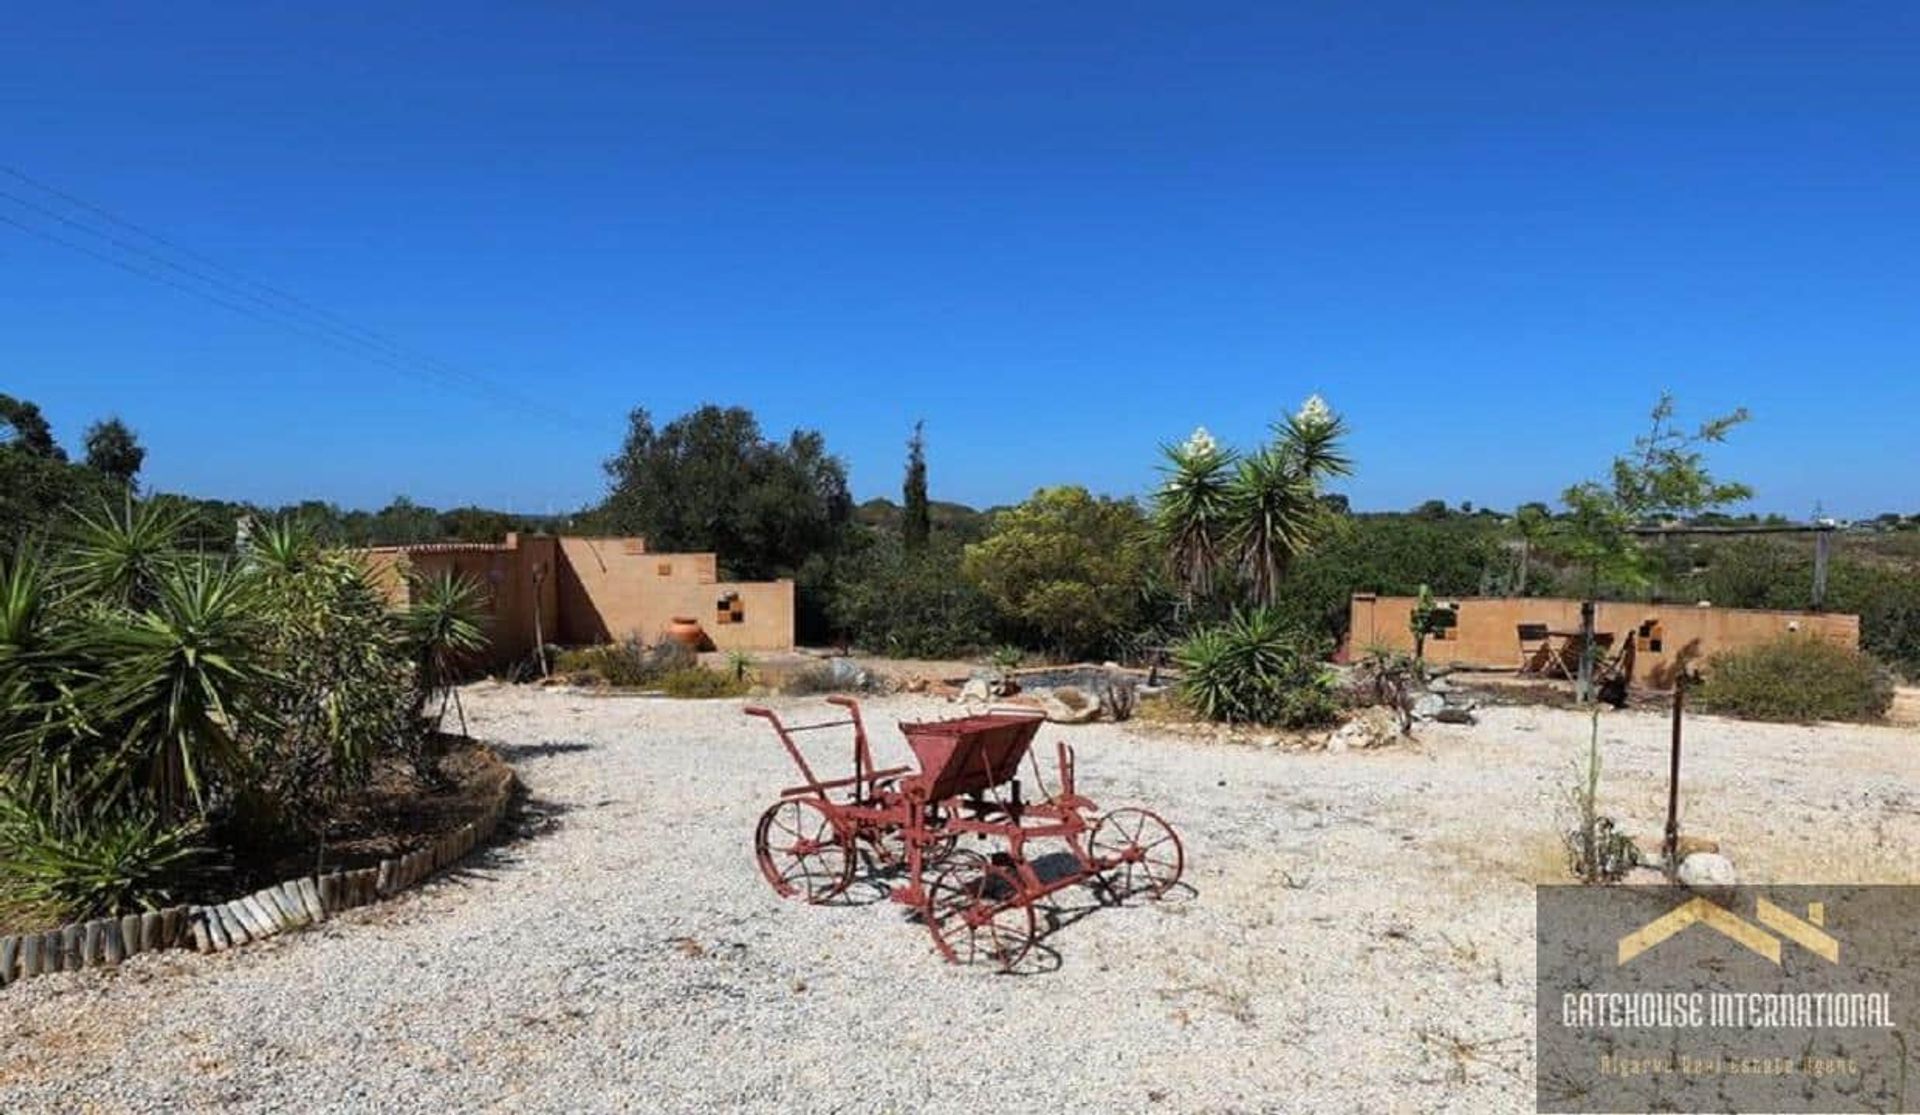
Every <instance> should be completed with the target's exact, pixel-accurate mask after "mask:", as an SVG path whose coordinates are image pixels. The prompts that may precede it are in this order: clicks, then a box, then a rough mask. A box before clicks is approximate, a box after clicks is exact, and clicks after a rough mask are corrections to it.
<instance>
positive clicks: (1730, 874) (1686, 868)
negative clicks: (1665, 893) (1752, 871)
mask: <svg viewBox="0 0 1920 1115" xmlns="http://www.w3.org/2000/svg"><path fill="white" fill-rule="evenodd" d="M1679 879H1680V885H1681V886H1683V887H1691V888H1692V889H1694V890H1700V889H1703V888H1711V887H1730V886H1733V885H1734V884H1736V883H1738V882H1739V877H1738V876H1737V875H1735V874H1734V871H1733V861H1732V860H1730V859H1728V858H1727V857H1725V856H1723V855H1721V854H1720V853H1718V852H1695V853H1694V854H1692V855H1690V856H1688V857H1687V858H1686V859H1683V860H1681V861H1680V872H1679Z"/></svg>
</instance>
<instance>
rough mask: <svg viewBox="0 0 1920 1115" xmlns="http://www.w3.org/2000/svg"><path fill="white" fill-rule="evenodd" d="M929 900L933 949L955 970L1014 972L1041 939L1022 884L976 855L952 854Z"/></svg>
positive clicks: (942, 869)
mask: <svg viewBox="0 0 1920 1115" xmlns="http://www.w3.org/2000/svg"><path fill="white" fill-rule="evenodd" d="M927 899H928V901H927V910H926V923H927V928H928V929H929V930H930V931H932V933H933V943H934V944H935V945H937V946H938V947H939V949H940V953H941V955H943V956H945V957H946V958H947V959H948V960H950V961H952V962H953V963H955V964H981V965H991V966H993V967H995V968H998V969H999V970H1000V971H1002V972H1010V971H1013V970H1014V967H1015V966H1016V965H1018V964H1019V963H1020V961H1021V959H1022V958H1023V957H1025V956H1026V955H1027V952H1028V950H1030V949H1032V948H1033V943H1034V941H1035V940H1037V939H1038V938H1039V936H1040V926H1039V921H1038V919H1037V918H1035V917H1034V913H1033V905H1032V904H1031V903H1029V902H1027V901H1025V900H1024V899H1023V898H1022V896H1021V887H1020V880H1019V878H1018V877H1017V876H1015V875H1014V873H1013V872H1012V871H1009V870H1008V869H1006V868H1004V867H1000V866H997V865H995V864H992V863H989V862H987V860H986V858H985V857H983V856H981V855H980V854H979V853H977V852H972V851H960V852H956V853H954V855H953V857H952V858H950V859H949V860H948V861H947V863H946V865H945V866H944V867H942V868H941V869H940V873H939V874H938V875H936V876H934V879H933V882H932V884H930V885H929V886H928V888H927Z"/></svg>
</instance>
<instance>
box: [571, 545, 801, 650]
mask: <svg viewBox="0 0 1920 1115" xmlns="http://www.w3.org/2000/svg"><path fill="white" fill-rule="evenodd" d="M559 546H560V555H561V561H560V566H561V574H560V586H559V591H560V612H561V615H562V617H563V618H564V620H565V623H564V625H563V627H562V628H561V638H562V639H563V640H564V641H565V642H568V643H604V642H613V641H618V640H621V639H627V638H638V639H640V640H641V641H642V642H648V643H653V642H658V641H660V639H662V638H664V637H665V633H666V629H667V625H668V624H669V623H670V622H672V620H673V619H674V618H675V617H676V616H690V617H692V618H694V619H697V620H699V621H700V626H701V627H703V628H705V629H706V632H707V637H708V638H710V639H712V640H713V644H714V646H716V647H718V648H719V649H721V650H787V649H789V648H791V647H792V646H793V608H794V602H793V582H792V581H725V582H723V581H720V580H719V561H718V559H717V557H716V556H715V555H713V554H656V553H648V552H646V549H645V544H644V543H642V542H641V541H640V540H639V539H621V538H562V539H560V540H559ZM727 593H735V594H737V595H738V596H739V598H740V605H741V607H740V609H739V612H740V622H738V623H733V622H727V623H722V622H720V610H719V608H718V607H717V604H718V601H719V599H720V598H721V597H722V596H724V595H725V594H727ZM732 611H733V610H732V609H729V610H728V616H729V618H731V615H732Z"/></svg>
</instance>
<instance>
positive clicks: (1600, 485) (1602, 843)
mask: <svg viewBox="0 0 1920 1115" xmlns="http://www.w3.org/2000/svg"><path fill="white" fill-rule="evenodd" d="M1673 411H1674V407H1673V396H1672V395H1671V394H1668V393H1666V392H1662V393H1661V395H1660V399H1659V401H1658V402H1656V403H1655V404H1654V406H1653V411H1652V414H1651V423H1650V428H1649V429H1648V431H1647V432H1646V433H1644V434H1642V435H1640V436H1639V437H1637V438H1635V439H1634V442H1633V448H1632V449H1631V450H1630V451H1628V452H1627V453H1625V454H1622V455H1621V456H1618V457H1615V458H1614V459H1613V465H1612V467H1611V468H1610V469H1609V470H1608V476H1607V478H1606V480H1604V481H1599V480H1587V481H1582V482H1581V483H1578V484H1575V485H1573V486H1572V487H1570V488H1568V489H1567V490H1566V492H1565V493H1564V494H1562V495H1561V497H1560V500H1561V502H1562V503H1563V504H1565V505H1566V508H1567V514H1566V515H1565V516H1564V518H1563V519H1562V520H1561V523H1560V527H1561V529H1560V531H1559V533H1558V534H1557V535H1556V539H1555V541H1556V544H1557V545H1558V546H1559V548H1560V549H1561V550H1562V552H1563V553H1565V554H1566V556H1567V557H1568V558H1570V559H1571V560H1572V561H1573V562H1574V563H1575V564H1576V565H1578V566H1579V567H1580V568H1581V570H1583V571H1584V572H1585V573H1586V600H1585V601H1584V602H1583V603H1582V605H1581V609H1580V619H1581V624H1580V626H1581V635H1582V639H1581V643H1582V648H1581V653H1580V677H1579V680H1578V682H1577V684H1576V690H1577V695H1578V697H1579V698H1580V699H1581V700H1583V701H1584V700H1588V699H1589V698H1590V697H1591V689H1592V677H1593V657H1594V631H1593V613H1594V604H1593V600H1594V597H1595V596H1596V595H1597V594H1598V592H1599V590H1600V585H1601V583H1602V581H1603V579H1604V580H1610V581H1614V582H1618V583H1624V584H1629V585H1639V584H1644V583H1645V581H1646V579H1647V570H1648V568H1649V560H1648V555H1647V552H1646V550H1645V548H1643V547H1642V546H1641V545H1640V544H1639V539H1638V538H1636V537H1635V536H1634V534H1633V528H1634V527H1637V526H1645V525H1649V524H1655V523H1659V522H1664V521H1669V520H1684V519H1686V518H1689V517H1692V516H1696V515H1699V514H1700V513H1702V512H1704V511H1708V510H1711V509H1713V508H1716V507H1721V506H1724V505H1726V504H1729V503H1734V502H1737V501H1739V500H1743V499H1746V498H1748V497H1750V496H1751V495H1752V494H1753V491H1752V489H1750V488H1748V487H1747V486H1746V485H1744V484H1735V483H1725V482H1722V481H1719V480H1716V479H1714V477H1713V475H1712V474H1711V473H1709V472H1708V471H1707V467H1706V460H1705V454H1704V452H1703V447H1704V446H1706V445H1710V444H1717V443H1719V442H1721V441H1724V440H1726V436H1727V432H1728V431H1729V430H1731V429H1733V427H1735V426H1737V425H1739V424H1740V423H1742V422H1745V421H1746V420H1747V410H1746V408H1745V407H1740V408H1738V409H1735V410H1734V411H1732V412H1730V413H1728V414H1725V415H1722V416H1721V417H1719V418H1714V419H1710V420H1708V421H1706V422H1703V423H1701V424H1700V425H1699V426H1698V427H1697V428H1695V429H1694V431H1693V432H1692V433H1688V432H1686V431H1684V430H1682V429H1681V428H1680V427H1678V426H1677V425H1675V424H1674V421H1673ZM1599 795H1600V706H1599V705H1598V703H1595V704H1594V706H1593V710H1592V715H1591V719H1590V723H1589V726H1588V740H1587V753H1586V756H1585V759H1584V766H1583V769H1582V771H1581V777H1580V781H1579V783H1578V784H1577V785H1576V786H1575V787H1574V790H1573V794H1572V797H1573V801H1574V805H1575V808H1576V809H1577V810H1578V811H1579V821H1578V824H1577V825H1576V827H1575V828H1574V829H1573V830H1572V831H1571V832H1569V833H1568V834H1567V845H1568V849H1569V852H1570V853H1571V856H1570V858H1571V859H1572V862H1573V866H1574V869H1575V871H1576V873H1577V874H1579V875H1580V877H1581V878H1582V879H1583V880H1586V881H1588V882H1595V881H1599V880H1601V879H1603V878H1605V877H1607V876H1608V875H1609V873H1610V871H1611V867H1610V865H1612V864H1615V863H1616V862H1619V861H1620V860H1621V859H1622V857H1621V856H1619V855H1617V854H1615V853H1616V850H1615V849H1614V847H1613V846H1612V845H1613V843H1614V841H1615V840H1616V839H1617V837H1616V834H1615V833H1614V826H1613V821H1612V819H1611V818H1608V817H1604V816H1602V815H1601V814H1600V811H1599ZM1669 851H1671V849H1669Z"/></svg>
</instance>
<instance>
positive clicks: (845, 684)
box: [827, 658, 868, 689]
mask: <svg viewBox="0 0 1920 1115" xmlns="http://www.w3.org/2000/svg"><path fill="white" fill-rule="evenodd" d="M827 680H828V681H829V682H831V683H832V685H833V687H834V688H835V689H865V688H866V687H867V680H868V679H867V672H866V671H865V670H863V669H861V668H860V664H859V663H858V662H855V661H854V660H853V659H851V658H829V659H827Z"/></svg>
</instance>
